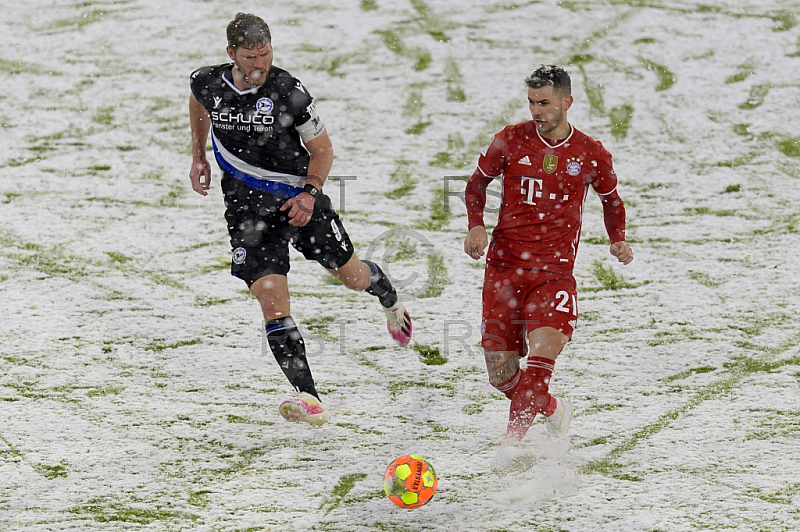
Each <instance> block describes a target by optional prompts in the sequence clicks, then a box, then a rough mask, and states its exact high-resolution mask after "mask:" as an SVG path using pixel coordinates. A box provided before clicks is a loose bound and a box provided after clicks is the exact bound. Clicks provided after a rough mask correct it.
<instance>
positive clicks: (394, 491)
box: [383, 454, 439, 509]
mask: <svg viewBox="0 0 800 532" xmlns="http://www.w3.org/2000/svg"><path fill="white" fill-rule="evenodd" d="M438 483H439V478H438V477H437V476H436V471H434V469H433V466H432V465H431V464H430V462H428V461H427V460H425V459H424V458H422V457H421V456H415V455H413V454H412V455H405V456H401V457H400V458H398V459H396V460H395V461H394V462H392V463H391V464H389V467H387V468H386V472H385V473H384V474H383V491H385V492H386V496H387V497H389V500H390V501H392V502H393V503H395V504H396V505H397V506H399V507H400V508H408V509H411V508H419V507H420V506H422V505H423V504H425V503H427V502H428V501H430V500H431V499H432V498H433V494H434V493H436V486H437V485H438Z"/></svg>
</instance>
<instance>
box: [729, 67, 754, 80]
mask: <svg viewBox="0 0 800 532" xmlns="http://www.w3.org/2000/svg"><path fill="white" fill-rule="evenodd" d="M754 69H755V65H753V64H752V63H749V62H748V63H745V64H743V65H740V66H739V69H738V70H737V71H736V73H735V74H733V75H731V76H730V77H728V79H726V80H725V83H741V82H742V81H744V80H746V79H747V78H749V77H750V76H752V75H753V70H754Z"/></svg>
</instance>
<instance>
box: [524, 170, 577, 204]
mask: <svg viewBox="0 0 800 532" xmlns="http://www.w3.org/2000/svg"><path fill="white" fill-rule="evenodd" d="M521 183H522V189H521V191H522V203H525V204H527V205H536V200H537V199H541V198H543V197H544V198H546V199H549V200H551V201H553V200H557V199H558V194H554V193H545V191H544V182H543V181H542V180H541V179H539V178H537V177H524V176H523V177H522V180H521ZM568 199H569V194H564V195H563V196H562V197H561V200H560V201H567V200H568Z"/></svg>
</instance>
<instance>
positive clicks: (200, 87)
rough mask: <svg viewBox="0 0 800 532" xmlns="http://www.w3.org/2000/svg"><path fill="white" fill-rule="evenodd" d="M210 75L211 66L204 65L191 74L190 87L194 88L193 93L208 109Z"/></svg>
mask: <svg viewBox="0 0 800 532" xmlns="http://www.w3.org/2000/svg"><path fill="white" fill-rule="evenodd" d="M209 75H210V69H209V67H202V68H198V69H197V70H195V71H194V72H192V73H191V75H190V76H189V88H190V89H191V90H192V95H193V96H194V98H195V100H197V101H198V102H199V103H200V104H201V105H202V106H203V107H205V108H206V109H208V104H207V101H208V92H209V91H208V83H209Z"/></svg>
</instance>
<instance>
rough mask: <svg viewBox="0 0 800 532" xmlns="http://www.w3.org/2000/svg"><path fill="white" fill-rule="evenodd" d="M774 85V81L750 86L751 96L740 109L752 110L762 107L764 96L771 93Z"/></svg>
mask: <svg viewBox="0 0 800 532" xmlns="http://www.w3.org/2000/svg"><path fill="white" fill-rule="evenodd" d="M772 87H773V85H772V83H762V84H760V85H754V86H753V87H751V88H750V97H749V98H747V101H746V102H744V103H743V104H740V105H739V109H743V110H745V111H750V110H753V109H757V108H758V107H761V105H762V104H763V103H764V98H766V97H767V94H769V91H770V89H772Z"/></svg>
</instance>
